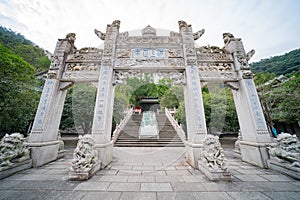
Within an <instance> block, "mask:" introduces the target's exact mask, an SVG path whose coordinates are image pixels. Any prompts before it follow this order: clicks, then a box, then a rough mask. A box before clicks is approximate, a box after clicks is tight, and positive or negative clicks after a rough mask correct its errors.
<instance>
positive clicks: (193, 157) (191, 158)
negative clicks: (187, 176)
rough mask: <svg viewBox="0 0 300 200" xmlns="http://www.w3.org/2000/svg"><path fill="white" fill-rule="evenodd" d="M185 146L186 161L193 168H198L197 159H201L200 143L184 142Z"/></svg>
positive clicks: (201, 146)
mask: <svg viewBox="0 0 300 200" xmlns="http://www.w3.org/2000/svg"><path fill="white" fill-rule="evenodd" d="M185 146H186V156H185V158H186V162H187V163H189V165H191V166H192V167H193V168H195V169H198V160H200V159H201V152H202V149H203V145H202V144H192V143H189V142H185Z"/></svg>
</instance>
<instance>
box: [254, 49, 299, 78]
mask: <svg viewBox="0 0 300 200" xmlns="http://www.w3.org/2000/svg"><path fill="white" fill-rule="evenodd" d="M251 69H252V71H253V72H254V73H259V72H269V73H275V74H276V75H281V74H283V75H289V74H292V73H297V74H300V49H296V50H293V51H290V52H288V53H286V54H284V55H281V56H274V57H271V58H266V59H262V60H261V61H259V62H254V63H252V64H251Z"/></svg>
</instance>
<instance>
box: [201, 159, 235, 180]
mask: <svg viewBox="0 0 300 200" xmlns="http://www.w3.org/2000/svg"><path fill="white" fill-rule="evenodd" d="M198 166H199V170H200V171H201V172H202V173H203V174H204V175H205V176H206V177H207V178H208V179H209V180H211V181H231V174H230V173H229V172H228V171H227V169H221V168H218V169H213V168H211V167H208V166H207V165H206V163H204V162H202V161H201V160H199V161H198Z"/></svg>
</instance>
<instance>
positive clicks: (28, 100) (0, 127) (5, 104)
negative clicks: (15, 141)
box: [0, 44, 40, 133]
mask: <svg viewBox="0 0 300 200" xmlns="http://www.w3.org/2000/svg"><path fill="white" fill-rule="evenodd" d="M0 58H1V59H0V81H1V84H0V91H1V93H0V132H2V133H4V132H7V133H11V132H22V133H26V127H27V125H28V123H29V121H31V120H33V118H34V114H35V112H36V108H37V104H38V99H39V96H40V94H39V93H38V92H37V89H36V87H37V81H36V79H35V76H34V67H32V66H31V65H30V64H28V63H27V62H26V61H24V60H23V59H22V58H20V57H19V56H17V55H15V54H14V53H13V52H11V51H9V50H8V49H7V48H6V47H4V45H2V44H0Z"/></svg>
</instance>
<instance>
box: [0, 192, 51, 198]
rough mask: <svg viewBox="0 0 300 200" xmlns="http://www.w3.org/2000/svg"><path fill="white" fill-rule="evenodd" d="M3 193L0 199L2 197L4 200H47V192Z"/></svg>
mask: <svg viewBox="0 0 300 200" xmlns="http://www.w3.org/2000/svg"><path fill="white" fill-rule="evenodd" d="M5 192H6V194H5V193H2V192H1V193H0V194H1V196H0V199H1V198H2V197H4V198H3V199H5V200H29V199H30V200H41V199H45V200H46V199H47V196H48V195H49V191H39V190H35V191H5Z"/></svg>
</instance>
